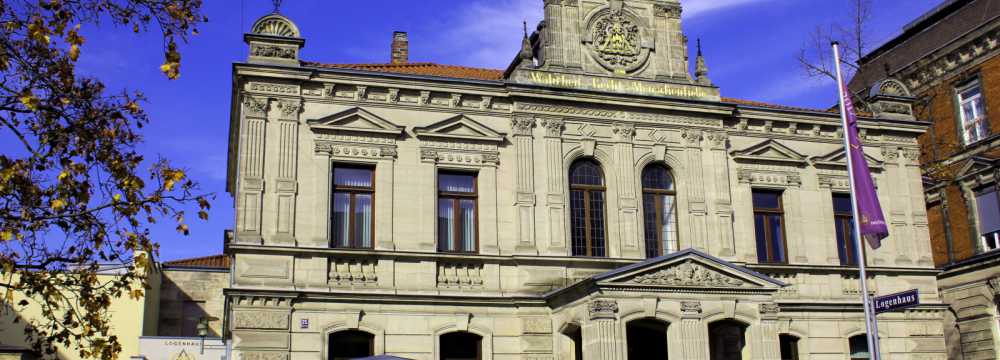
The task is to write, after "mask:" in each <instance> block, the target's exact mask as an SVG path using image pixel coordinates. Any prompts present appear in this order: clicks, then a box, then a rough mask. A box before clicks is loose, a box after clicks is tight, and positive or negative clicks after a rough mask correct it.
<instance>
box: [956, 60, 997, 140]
mask: <svg viewBox="0 0 1000 360" xmlns="http://www.w3.org/2000/svg"><path fill="white" fill-rule="evenodd" d="M977 87H978V88H979V94H978V95H976V96H974V97H971V98H969V99H963V98H962V93H963V92H966V91H969V90H971V89H973V88H977ZM983 90H984V89H983V83H982V81H981V80H980V78H979V77H974V78H972V79H968V80H966V81H964V82H962V83H960V84H958V85H957V86H955V88H954V92H955V111H956V115H957V116H956V119H957V120H958V121H957V123H958V124H957V125H958V136H959V140H961V142H962V145H963V146H966V147H968V146H972V145H975V144H977V143H979V142H981V141H983V140H986V139H987V138H989V137H990V132H991V129H990V126H989V119H988V118H987V113H988V112H989V111H988V110H987V109H986V106H987V104H986V95H985V94H984V93H983ZM973 98H978V102H980V103H982V105H983V113H982V114H977V115H979V116H978V117H977V120H973V121H972V123H973V124H972V126H978V125H976V124H979V123H980V122H985V125H983V126H985V131H984V132H985V133H984V134H983V135H982V136H981V137H980V138H977V139H971V140H970V139H967V138H966V133H967V132H968V130H967V126H966V119H965V111H964V110H963V105H965V103H967V102H970V101H973V100H971V99H973ZM976 111H977V112H978V110H976Z"/></svg>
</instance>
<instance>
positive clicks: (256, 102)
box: [243, 96, 270, 117]
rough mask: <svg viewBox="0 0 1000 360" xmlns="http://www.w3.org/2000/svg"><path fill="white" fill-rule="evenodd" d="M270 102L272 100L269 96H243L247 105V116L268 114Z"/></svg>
mask: <svg viewBox="0 0 1000 360" xmlns="http://www.w3.org/2000/svg"><path fill="white" fill-rule="evenodd" d="M269 103H270V101H269V99H267V98H254V97H251V96H247V97H244V98H243V104H244V105H245V109H246V115H247V116H257V117H265V116H267V110H268V104H269Z"/></svg>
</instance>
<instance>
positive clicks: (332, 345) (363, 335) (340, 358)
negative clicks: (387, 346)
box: [327, 330, 375, 360]
mask: <svg viewBox="0 0 1000 360" xmlns="http://www.w3.org/2000/svg"><path fill="white" fill-rule="evenodd" d="M328 345H329V348H328V349H327V353H328V354H329V356H328V358H329V359H330V360H348V359H355V358H362V357H366V356H372V355H374V354H375V335H372V334H369V333H367V332H364V331H360V330H346V331H340V332H335V333H333V334H330V341H329V343H328Z"/></svg>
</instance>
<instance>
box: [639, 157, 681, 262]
mask: <svg viewBox="0 0 1000 360" xmlns="http://www.w3.org/2000/svg"><path fill="white" fill-rule="evenodd" d="M650 167H662V168H663V169H664V170H666V171H667V174H668V175H670V179H671V181H673V180H674V176H673V175H674V174H673V173H672V172H671V171H670V168H669V167H666V166H664V165H659V164H652V165H649V166H647V167H646V169H643V171H642V174H640V176H639V183H640V186H642V196H643V198H645V197H646V194H650V195H654V197H653V208H654V210H653V211H654V213H655V214H656V228H657V229H662V228H663V196H672V197H673V198H674V205H675V206H676V204H677V188H676V183H674V184H675V185H674V190H663V189H654V188H647V187H646V186H645V185H644V184H642V175H645V173H646V170H648V169H649V168H650ZM644 205H645V204H644ZM648 210H649V209H646V208H645V206H643V209H642V211H643V212H645V211H648ZM643 215H645V213H644V214H643ZM674 217H675V218H676V217H677V213H676V212H675V213H674ZM676 220H677V219H675V221H674V225H675V226H678V227H679V226H680V221H676ZM643 223H644V224H643V225H644V226H643V228H645V219H643ZM674 231H675V232H677V233H678V234H680V232H679V229H674ZM645 235H646V237H648V236H649V234H645ZM654 236H656V253H657V254H659V255H657V256H654V257H658V256H663V255H666V252H665V249H664V248H663V243H664V242H665V241H664V240H665V239H663V232H660V231H657V232H656V234H654ZM643 240H646V246H649V241H648V240H649V239H646V238H645V237H644V239H643ZM646 252H647V254H645V255H646V258H649V254H648V252H649V249H646Z"/></svg>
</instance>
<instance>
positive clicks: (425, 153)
mask: <svg viewBox="0 0 1000 360" xmlns="http://www.w3.org/2000/svg"><path fill="white" fill-rule="evenodd" d="M420 159H421V160H430V161H437V159H438V152H437V151H436V150H431V149H420Z"/></svg>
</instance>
